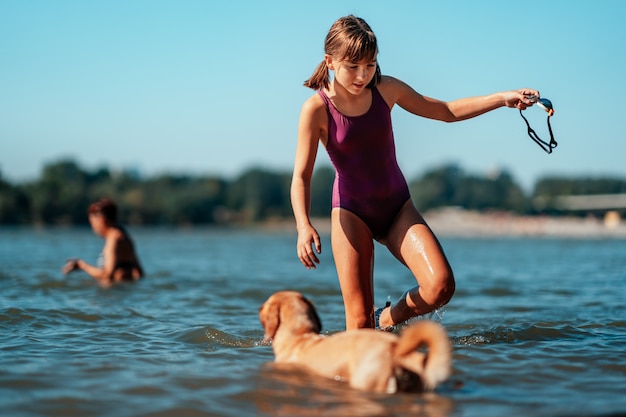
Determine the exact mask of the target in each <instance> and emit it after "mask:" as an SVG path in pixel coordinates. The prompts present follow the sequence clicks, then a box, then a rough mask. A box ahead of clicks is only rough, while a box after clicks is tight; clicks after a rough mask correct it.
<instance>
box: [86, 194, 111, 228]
mask: <svg viewBox="0 0 626 417" xmlns="http://www.w3.org/2000/svg"><path fill="white" fill-rule="evenodd" d="M87 213H88V214H89V215H91V214H100V215H102V217H104V219H105V220H106V222H107V223H108V224H110V225H114V224H116V223H117V206H116V205H115V203H114V202H113V200H110V199H108V198H101V199H100V200H98V201H96V202H95V203H92V204H91V205H90V206H89V209H88V210H87Z"/></svg>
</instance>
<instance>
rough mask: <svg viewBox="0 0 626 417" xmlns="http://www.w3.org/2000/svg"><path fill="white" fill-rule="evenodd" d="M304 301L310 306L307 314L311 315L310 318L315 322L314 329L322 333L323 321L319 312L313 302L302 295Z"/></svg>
mask: <svg viewBox="0 0 626 417" xmlns="http://www.w3.org/2000/svg"><path fill="white" fill-rule="evenodd" d="M302 298H303V299H304V302H305V303H307V304H308V306H309V308H307V314H308V316H309V320H311V323H313V326H314V329H313V330H314V331H315V332H316V333H320V332H321V331H322V321H321V320H320V316H319V315H318V314H317V310H316V309H315V306H314V305H313V303H312V302H311V301H310V300H309V299H308V298H306V297H304V296H303V297H302Z"/></svg>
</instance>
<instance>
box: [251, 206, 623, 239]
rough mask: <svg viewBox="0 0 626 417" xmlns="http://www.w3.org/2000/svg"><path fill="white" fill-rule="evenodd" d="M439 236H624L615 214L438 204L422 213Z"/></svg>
mask: <svg viewBox="0 0 626 417" xmlns="http://www.w3.org/2000/svg"><path fill="white" fill-rule="evenodd" d="M424 218H425V219H426V221H427V222H428V225H429V226H430V227H431V228H432V229H433V231H434V232H435V234H436V235H437V236H440V237H498V236H510V237H541V236H545V237H564V238H568V237H571V238H620V239H621V238H624V239H626V222H625V221H623V220H620V219H619V217H618V218H612V219H607V218H596V217H586V218H584V217H573V216H566V217H564V216H558V217H556V216H543V215H535V216H520V215H516V214H512V213H507V212H496V213H480V212H476V211H468V210H464V209H461V208H456V207H454V208H442V209H438V210H433V211H429V212H426V213H424ZM312 222H313V226H314V227H315V228H316V229H317V231H318V232H319V233H330V217H329V218H316V219H312ZM259 227H260V228H261V229H264V230H276V231H279V230H284V231H289V230H291V231H293V232H294V233H295V231H296V228H295V224H294V222H293V221H292V220H285V219H276V220H269V221H266V222H263V223H262V224H260V225H259Z"/></svg>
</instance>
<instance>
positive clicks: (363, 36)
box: [304, 15, 381, 90]
mask: <svg viewBox="0 0 626 417" xmlns="http://www.w3.org/2000/svg"><path fill="white" fill-rule="evenodd" d="M324 52H325V53H326V54H328V55H331V56H333V57H334V58H335V59H339V60H342V61H350V62H360V61H373V60H374V59H375V57H376V54H377V53H378V44H377V43H376V35H374V32H373V31H372V29H371V28H370V27H369V25H368V24H367V22H365V20H363V19H361V18H360V17H356V16H353V15H349V16H344V17H341V18H339V19H338V20H337V21H336V22H335V23H333V25H332V26H331V28H330V30H329V31H328V34H327V35H326V41H325V42H324ZM380 77H381V72H380V66H378V63H376V73H375V74H374V78H372V81H370V83H369V84H368V85H367V87H368V88H372V87H374V86H376V84H378V82H380ZM329 82H330V75H329V74H328V65H326V60H324V61H322V62H321V63H320V64H319V65H318V66H317V68H316V69H315V71H314V72H313V75H311V78H309V79H308V80H306V81H305V82H304V86H305V87H309V88H312V89H314V90H319V89H320V88H322V87H324V88H328V84H329Z"/></svg>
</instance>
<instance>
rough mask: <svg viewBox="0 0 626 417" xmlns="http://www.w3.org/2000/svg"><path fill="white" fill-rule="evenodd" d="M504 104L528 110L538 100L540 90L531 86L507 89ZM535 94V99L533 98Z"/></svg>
mask: <svg viewBox="0 0 626 417" xmlns="http://www.w3.org/2000/svg"><path fill="white" fill-rule="evenodd" d="M503 94H504V104H505V105H506V106H507V107H511V108H516V109H520V110H526V109H527V108H528V107H530V106H532V105H533V104H535V103H536V102H537V98H538V97H540V95H539V91H537V90H532V89H530V88H521V89H519V90H511V91H505V92H504V93H503ZM532 96H535V99H534V100H533V99H532Z"/></svg>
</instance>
